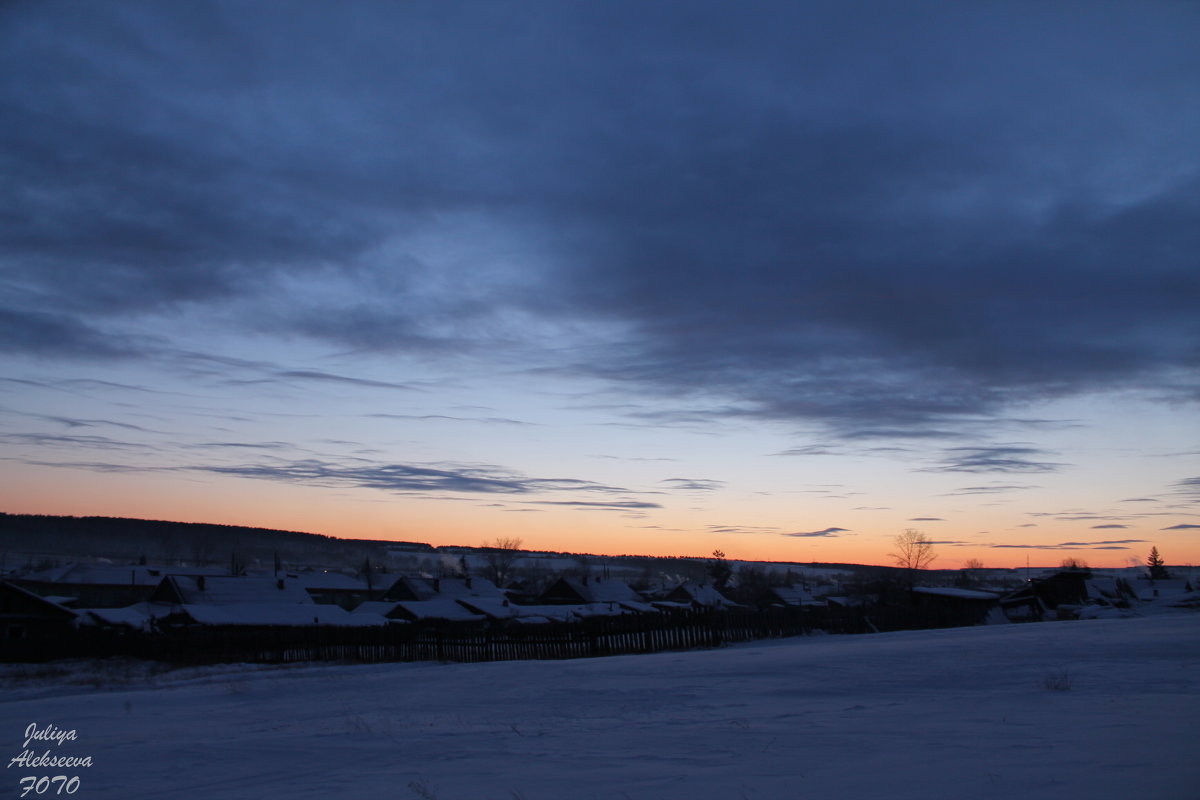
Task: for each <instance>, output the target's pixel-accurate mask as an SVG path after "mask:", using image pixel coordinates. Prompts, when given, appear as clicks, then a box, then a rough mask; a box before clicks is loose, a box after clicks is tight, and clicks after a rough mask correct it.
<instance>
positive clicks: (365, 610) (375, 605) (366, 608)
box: [350, 600, 398, 617]
mask: <svg viewBox="0 0 1200 800" xmlns="http://www.w3.org/2000/svg"><path fill="white" fill-rule="evenodd" d="M397 602H398V601H396V600H367V601H365V602H362V603H359V604H358V605H357V606H355V607H354V610H353V611H351V612H350V613H351V614H380V615H382V616H385V617H386V616H387V615H388V614H390V613H391V612H392V611H394V610H395V609H396V604H397Z"/></svg>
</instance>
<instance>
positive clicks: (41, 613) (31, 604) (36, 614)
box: [0, 580, 76, 643]
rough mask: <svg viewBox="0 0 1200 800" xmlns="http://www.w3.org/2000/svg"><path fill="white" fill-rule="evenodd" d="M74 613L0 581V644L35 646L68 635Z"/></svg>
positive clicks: (70, 631) (71, 631)
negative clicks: (37, 643) (18, 643)
mask: <svg viewBox="0 0 1200 800" xmlns="http://www.w3.org/2000/svg"><path fill="white" fill-rule="evenodd" d="M75 624H76V614H75V612H74V611H72V610H71V609H69V608H64V607H63V606H61V605H59V604H58V603H55V602H53V601H51V600H47V599H46V598H44V597H41V596H40V595H37V594H35V593H33V592H31V591H29V590H28V589H26V588H24V587H22V586H18V585H16V584H15V583H12V582H11V581H6V580H0V643H4V642H7V643H15V642H22V643H35V642H38V641H47V640H56V639H61V638H63V637H66V636H70V635H71V634H72V633H73V632H74V630H75Z"/></svg>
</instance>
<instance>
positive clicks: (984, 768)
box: [0, 612, 1200, 800]
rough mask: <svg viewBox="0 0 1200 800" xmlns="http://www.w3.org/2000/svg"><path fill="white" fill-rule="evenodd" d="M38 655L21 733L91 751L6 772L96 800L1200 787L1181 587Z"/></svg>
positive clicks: (23, 696)
mask: <svg viewBox="0 0 1200 800" xmlns="http://www.w3.org/2000/svg"><path fill="white" fill-rule="evenodd" d="M38 672H39V670H37V669H33V670H30V669H29V668H20V667H18V668H15V669H13V668H9V669H8V670H6V672H5V673H0V674H2V675H7V677H6V679H5V684H4V688H3V694H2V695H0V741H3V742H4V743H5V745H6V749H7V751H8V754H7V758H9V759H11V758H12V757H14V756H17V755H19V754H20V753H21V752H22V750H23V749H24V747H23V742H24V739H25V735H26V729H27V727H28V726H29V725H30V724H31V723H36V725H37V726H38V728H39V729H41V730H44V729H45V727H46V726H47V725H54V726H56V728H57V729H60V730H63V731H66V730H74V731H75V736H76V738H75V740H74V741H65V742H64V743H63V744H62V745H57V744H55V743H54V742H33V743H31V745H30V749H33V750H35V751H36V752H37V753H38V754H41V753H42V752H43V751H44V750H46V749H50V750H51V751H52V754H59V755H75V756H84V755H88V756H91V757H92V760H93V762H94V765H93V766H91V767H82V768H78V769H74V770H70V769H68V770H39V769H22V768H21V767H19V766H10V767H9V768H8V769H6V770H5V774H4V781H5V782H6V784H7V786H6V787H5V788H4V790H3V791H4V792H5V794H3V795H2V796H4V797H18V796H20V795H19V779H20V778H21V777H24V776H25V775H39V774H63V773H65V774H67V775H72V774H78V775H79V776H80V783H79V788H78V791H77V792H76V796H77V797H81V798H89V799H93V798H94V799H95V800H99V799H100V798H114V800H115V799H116V798H120V800H138V799H139V798H154V799H155V800H171V798H220V799H221V800H238V799H239V798H256V799H259V800H271V799H273V798H289V800H300V799H301V798H314V799H315V798H321V799H322V800H325V798H334V797H347V798H361V799H363V800H407V799H409V798H420V799H422V800H429V799H430V798H440V800H490V799H492V798H497V799H503V800H513V798H524V799H525V800H564V799H570V800H574V798H579V800H589V799H590V798H603V799H604V800H608V799H609V798H612V799H613V800H625V799H630V800H669V799H671V798H679V799H680V800H684V799H686V800H707V799H708V798H712V800H726V799H729V800H741V798H753V799H757V798H771V799H772V800H780V799H783V798H788V799H790V798H820V799H821V800H830V799H835V800H845V799H847V798H850V799H853V798H864V799H867V798H870V799H871V800H875V798H888V800H901V799H902V798H920V800H930V798H972V800H987V799H988V798H996V799H997V800H1001V799H1002V800H1012V798H1017V797H1019V798H1022V800H1036V799H1037V798H1047V799H1050V798H1053V800H1062V799H1063V798H1088V799H1089V800H1104V799H1105V798H1114V800H1116V799H1117V798H1120V800H1129V798H1138V799H1139V800H1143V799H1155V798H1161V799H1163V800H1166V799H1177V800H1196V798H1200V759H1198V758H1197V756H1198V755H1200V750H1198V748H1197V743H1198V742H1200V614H1196V613H1188V612H1176V613H1173V614H1165V615H1162V616H1155V617H1146V618H1138V619H1104V620H1090V621H1081V622H1056V623H1038V624H1029V625H1007V626H988V627H982V628H960V629H951V630H940V631H911V632H900V633H889V634H880V635H871V636H814V637H808V638H798V639H789V640H782V641H775V642H765V643H757V644H750V645H743V646H738V647H733V648H728V649H724V650H714V651H698V652H686V653H666V654H660V655H651V656H632V657H621V658H608V659H595V660H578V661H564V662H528V661H526V662H503V663H492V664H475V665H453V664H452V665H443V664H434V663H418V664H392V665H374V666H316V667H299V668H296V667H293V668H287V669H261V668H259V669H249V668H240V667H218V668H208V669H194V670H180V671H175V672H169V673H160V674H154V673H153V672H152V671H148V670H147V669H146V668H145V666H144V665H143V666H139V667H136V668H131V667H128V666H127V665H122V666H119V667H110V668H106V669H104V670H102V671H101V675H100V676H99V677H98V678H96V676H83V677H84V680H82V681H81V680H80V676H79V675H78V674H70V673H69V674H65V675H55V676H50V677H47V678H41V677H38V676H37V673H38ZM22 675H23V676H24V677H21V676H22ZM96 682H99V683H101V684H102V685H101V686H100V688H99V689H97V688H96V687H95V686H93V685H91V684H94V683H96ZM53 792H54V788H51V789H50V790H49V792H48V793H47V794H52V793H53ZM29 796H31V797H32V796H36V795H35V794H32V793H31V794H30V795H29ZM42 796H47V795H42Z"/></svg>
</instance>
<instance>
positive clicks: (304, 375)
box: [276, 369, 413, 391]
mask: <svg viewBox="0 0 1200 800" xmlns="http://www.w3.org/2000/svg"><path fill="white" fill-rule="evenodd" d="M276 376H277V377H279V378H284V379H287V380H301V381H320V382H324V383H345V384H349V385H351V386H362V387H368V388H377V389H405V390H408V391H413V387H412V386H406V385H404V384H401V383H392V382H390V381H376V380H370V379H368V378H354V377H350V376H346V375H335V374H333V373H330V372H321V371H319V370H312V369H294V370H286V371H282V372H278V373H276Z"/></svg>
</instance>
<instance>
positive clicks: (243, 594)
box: [155, 575, 315, 606]
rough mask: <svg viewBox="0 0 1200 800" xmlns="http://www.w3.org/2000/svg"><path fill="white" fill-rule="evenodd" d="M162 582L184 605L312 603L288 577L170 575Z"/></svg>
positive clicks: (302, 589) (306, 593) (307, 595)
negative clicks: (194, 576) (196, 576)
mask: <svg viewBox="0 0 1200 800" xmlns="http://www.w3.org/2000/svg"><path fill="white" fill-rule="evenodd" d="M163 583H164V585H166V586H169V587H171V588H172V589H173V590H174V591H173V592H163V594H164V595H168V594H173V595H174V596H176V597H177V598H178V599H179V601H180V602H182V603H184V604H200V603H205V604H210V605H242V604H248V603H253V604H256V605H310V606H311V605H315V604H314V603H313V599H312V597H310V596H309V594H308V592H307V591H305V590H304V587H303V586H301V585H300V584H299V583H298V582H297V581H295V580H293V579H290V578H273V577H269V576H257V575H250V576H240V577H236V578H231V577H228V576H225V577H204V578H193V577H189V576H186V575H172V576H170V577H168V578H165V579H164V581H163ZM201 587H203V588H201ZM155 597H156V598H157V599H164V598H159V597H158V593H157V592H156V593H155Z"/></svg>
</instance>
